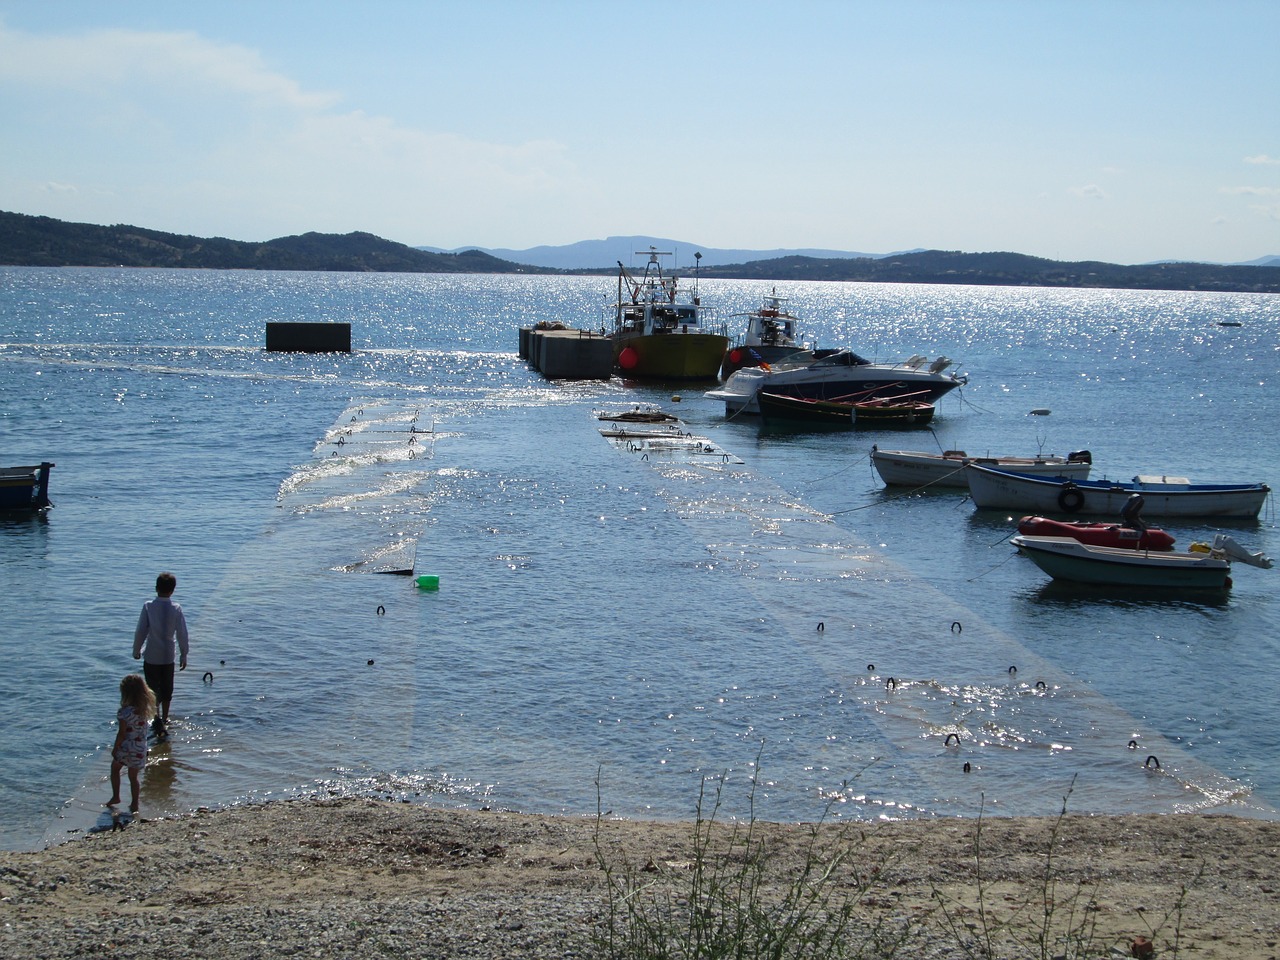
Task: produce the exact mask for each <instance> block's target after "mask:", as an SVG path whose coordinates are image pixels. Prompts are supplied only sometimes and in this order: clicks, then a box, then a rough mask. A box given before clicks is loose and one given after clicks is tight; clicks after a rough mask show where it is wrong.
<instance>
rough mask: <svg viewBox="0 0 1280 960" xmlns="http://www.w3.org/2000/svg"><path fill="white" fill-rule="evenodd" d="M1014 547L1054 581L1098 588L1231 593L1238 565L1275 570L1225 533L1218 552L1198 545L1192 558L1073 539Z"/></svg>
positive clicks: (1025, 541)
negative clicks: (1233, 566)
mask: <svg viewBox="0 0 1280 960" xmlns="http://www.w3.org/2000/svg"><path fill="white" fill-rule="evenodd" d="M1009 542H1010V543H1011V544H1013V545H1014V546H1015V547H1017V548H1018V552H1019V553H1022V554H1024V555H1025V556H1027V557H1029V558H1030V559H1031V560H1032V562H1034V563H1035V565H1036V566H1038V567H1039V568H1040V569H1041V570H1043V571H1044V572H1045V573H1047V574H1048V575H1049V576H1051V577H1053V579H1055V580H1066V581H1069V582H1071V583H1083V584H1091V585H1094V586H1109V587H1156V588H1162V589H1172V588H1176V589H1182V590H1225V589H1226V588H1227V587H1229V586H1231V577H1230V573H1231V561H1232V560H1233V559H1234V560H1240V561H1242V562H1244V563H1248V564H1250V565H1252V566H1255V567H1262V568H1264V569H1266V568H1269V567H1270V566H1271V565H1272V564H1271V558H1270V557H1266V556H1263V555H1262V554H1260V553H1251V552H1249V551H1248V550H1246V549H1244V547H1242V546H1241V545H1240V544H1239V543H1237V542H1236V541H1235V540H1233V539H1232V538H1231V537H1228V536H1226V535H1225V534H1221V533H1220V534H1217V535H1216V536H1215V537H1214V542H1213V545H1212V546H1210V545H1208V544H1203V543H1196V544H1192V545H1191V550H1189V551H1188V552H1186V553H1175V552H1173V551H1147V550H1134V549H1132V548H1130V547H1102V546H1097V545H1095V544H1090V543H1081V542H1080V541H1079V540H1076V539H1074V538H1072V537H1034V536H1022V535H1019V536H1016V537H1014V538H1012V539H1011V540H1010V541H1009Z"/></svg>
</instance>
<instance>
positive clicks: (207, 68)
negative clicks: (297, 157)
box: [0, 23, 338, 110]
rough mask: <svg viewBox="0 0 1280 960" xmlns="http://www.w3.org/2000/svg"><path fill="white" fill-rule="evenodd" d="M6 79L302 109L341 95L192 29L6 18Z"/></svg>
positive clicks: (94, 92) (2, 67) (0, 28)
mask: <svg viewBox="0 0 1280 960" xmlns="http://www.w3.org/2000/svg"><path fill="white" fill-rule="evenodd" d="M0 83H3V84H5V85H9V84H13V85H15V86H18V85H20V86H24V87H26V88H28V89H43V90H51V89H62V90H67V91H71V92H75V93H78V94H81V95H87V96H90V97H102V96H117V95H119V93H120V92H121V91H122V90H128V89H138V88H141V89H144V90H146V91H149V92H151V93H153V94H154V93H163V92H166V91H168V92H171V93H172V92H175V91H183V90H188V91H189V90H201V89H203V90H204V91H206V92H214V91H216V92H217V93H218V94H220V95H224V96H225V95H227V94H234V95H238V96H242V97H247V98H250V99H253V100H257V101H259V102H263V103H272V104H276V105H281V106H288V107H292V108H294V109H299V110H319V109H323V108H325V107H328V106H331V105H333V104H334V103H336V102H337V100H338V97H337V95H335V94H333V93H314V92H307V91H304V90H303V89H302V88H301V87H299V85H298V84H297V83H296V82H294V81H293V80H291V79H290V78H288V77H286V76H284V75H282V74H279V73H276V72H274V71H272V70H270V69H269V68H268V67H267V66H266V64H265V63H264V62H263V60H262V57H261V56H260V55H259V54H258V53H257V52H256V51H254V50H250V49H248V48H247V47H242V46H236V45H231V44H218V43H213V42H210V41H208V40H204V39H201V38H200V37H199V36H197V35H196V34H194V33H154V32H144V31H138V30H121V29H109V30H90V31H85V32H84V33H80V34H74V35H72V34H67V35H62V36H51V35H50V36H37V35H35V34H29V33H22V32H20V31H17V30H12V29H9V28H8V27H6V26H4V25H3V23H0Z"/></svg>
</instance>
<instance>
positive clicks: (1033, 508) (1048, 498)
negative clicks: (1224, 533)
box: [965, 463, 1271, 517]
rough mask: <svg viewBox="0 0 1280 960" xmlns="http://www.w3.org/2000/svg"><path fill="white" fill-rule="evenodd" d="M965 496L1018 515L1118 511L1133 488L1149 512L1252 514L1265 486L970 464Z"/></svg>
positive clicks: (1159, 514)
mask: <svg viewBox="0 0 1280 960" xmlns="http://www.w3.org/2000/svg"><path fill="white" fill-rule="evenodd" d="M965 471H966V473H967V474H968V476H969V495H970V496H971V497H972V498H973V505H974V506H975V507H977V508H978V509H980V510H1016V511H1018V512H1019V513H1020V514H1041V513H1079V512H1080V511H1082V510H1084V511H1087V512H1089V513H1092V514H1098V515H1103V516H1118V515H1119V514H1120V513H1121V512H1122V511H1123V510H1124V508H1125V506H1126V505H1127V503H1128V501H1129V498H1130V497H1131V496H1133V495H1134V494H1135V493H1136V494H1139V495H1141V496H1142V498H1143V501H1144V507H1143V509H1144V511H1145V512H1146V514H1147V515H1148V516H1153V517H1256V516H1257V515H1258V513H1259V511H1260V510H1261V509H1262V505H1263V503H1265V502H1266V499H1267V495H1268V494H1270V493H1271V488H1270V487H1269V486H1267V485H1266V484H1265V483H1191V482H1190V481H1189V480H1187V479H1186V478H1185V477H1170V476H1146V475H1139V476H1136V477H1134V478H1133V479H1132V480H1128V481H1120V480H1068V479H1065V478H1061V477H1042V476H1034V475H1032V474H1028V473H1015V472H1013V471H1009V470H995V469H992V468H991V467H986V466H983V465H981V464H977V463H971V464H969V465H968V466H967V467H966V468H965Z"/></svg>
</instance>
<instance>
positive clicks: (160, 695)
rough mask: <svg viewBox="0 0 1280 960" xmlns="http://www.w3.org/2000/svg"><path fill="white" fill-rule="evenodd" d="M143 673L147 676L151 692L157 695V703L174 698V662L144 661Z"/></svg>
mask: <svg viewBox="0 0 1280 960" xmlns="http://www.w3.org/2000/svg"><path fill="white" fill-rule="evenodd" d="M142 675H143V676H144V677H145V678H146V681H147V686H148V687H150V688H151V692H152V693H154V694H155V695H156V702H157V703H164V702H165V701H166V700H172V699H173V664H172V663H143V665H142Z"/></svg>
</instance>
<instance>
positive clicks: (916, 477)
mask: <svg viewBox="0 0 1280 960" xmlns="http://www.w3.org/2000/svg"><path fill="white" fill-rule="evenodd" d="M871 462H872V463H873V464H875V468H876V472H877V473H879V474H880V479H881V480H883V481H884V482H885V483H886V484H887V485H888V486H891V487H892V486H903V487H955V488H956V489H961V490H968V489H969V475H968V471H966V470H965V467H966V466H968V465H969V464H971V463H979V464H982V465H984V466H989V467H995V468H997V469H1000V470H1016V471H1017V472H1019V473H1028V474H1034V475H1036V476H1053V477H1070V478H1072V479H1076V480H1084V479H1086V478H1088V476H1089V470H1090V467H1091V466H1092V464H1093V456H1092V454H1090V453H1089V451H1088V450H1076V451H1074V452H1072V453H1069V454H1067V456H1065V457H1060V456H1052V455H1051V456H1034V457H971V456H969V454H967V453H965V452H964V451H963V450H944V451H943V452H942V453H929V452H927V451H923V450H881V449H880V448H879V447H876V446H873V447H872V448H871Z"/></svg>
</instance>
